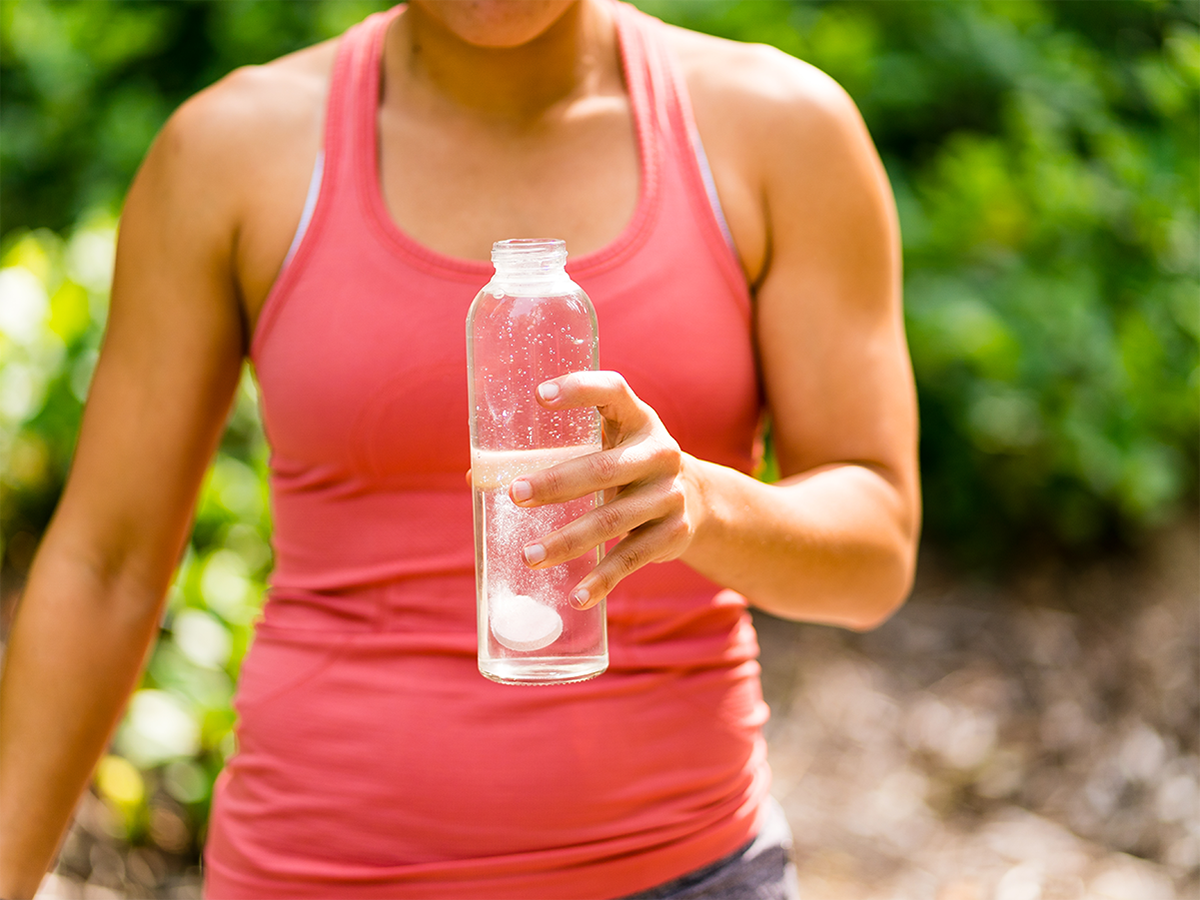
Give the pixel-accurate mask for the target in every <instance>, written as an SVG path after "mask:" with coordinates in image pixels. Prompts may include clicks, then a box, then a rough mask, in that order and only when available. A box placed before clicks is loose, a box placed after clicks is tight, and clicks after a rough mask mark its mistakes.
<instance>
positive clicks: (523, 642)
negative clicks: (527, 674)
mask: <svg viewBox="0 0 1200 900" xmlns="http://www.w3.org/2000/svg"><path fill="white" fill-rule="evenodd" d="M491 611H492V635H493V636H494V637H495V638H496V640H497V641H499V642H500V643H501V644H503V645H504V646H505V647H507V648H508V649H509V650H515V651H517V652H518V653H527V652H529V651H530V650H541V649H542V648H543V647H548V646H550V645H551V644H553V643H554V642H555V641H557V640H558V636H559V635H560V634H562V630H563V622H562V616H560V615H559V614H558V613H557V612H556V611H555V610H554V609H553V608H552V607H549V606H547V605H546V604H545V603H538V602H537V601H536V600H534V599H533V598H532V597H526V596H524V595H522V594H507V593H506V594H499V595H497V596H495V597H492V598H491Z"/></svg>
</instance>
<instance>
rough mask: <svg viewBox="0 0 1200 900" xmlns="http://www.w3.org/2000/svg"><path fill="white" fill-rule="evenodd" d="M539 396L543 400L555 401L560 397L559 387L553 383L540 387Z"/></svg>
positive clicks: (549, 382) (548, 382)
mask: <svg viewBox="0 0 1200 900" xmlns="http://www.w3.org/2000/svg"><path fill="white" fill-rule="evenodd" d="M538 396H539V397H541V398H542V399H543V400H553V399H554V398H555V397H557V396H558V385H557V384H555V383H554V382H553V381H547V382H546V383H545V384H540V385H538Z"/></svg>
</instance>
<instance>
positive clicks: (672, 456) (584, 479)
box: [508, 441, 680, 507]
mask: <svg viewBox="0 0 1200 900" xmlns="http://www.w3.org/2000/svg"><path fill="white" fill-rule="evenodd" d="M674 451H677V448H673V447H672V446H670V445H667V444H656V443H652V442H650V441H639V442H637V443H634V444H625V445H622V446H620V447H613V448H611V449H608V450H598V451H596V452H595V453H588V454H585V455H583V456H577V457H575V458H574V459H569V460H567V461H565V462H561V463H559V464H558V465H556V466H551V467H550V468H549V469H541V470H539V471H537V472H530V473H529V474H528V475H522V476H521V477H519V478H516V479H514V480H513V482H512V484H510V485H509V488H508V496H509V498H510V499H511V500H512V502H513V503H515V504H516V505H517V506H522V507H533V506H541V505H542V504H544V503H564V502H566V501H567V500H576V499H578V498H580V497H586V496H587V495H589V494H594V493H596V492H597V491H608V490H613V489H618V488H623V487H626V486H627V485H631V484H636V483H638V482H640V481H643V480H647V479H650V478H653V477H658V478H673V477H674V476H675V475H677V474H678V473H679V466H680V458H679V454H678V452H674Z"/></svg>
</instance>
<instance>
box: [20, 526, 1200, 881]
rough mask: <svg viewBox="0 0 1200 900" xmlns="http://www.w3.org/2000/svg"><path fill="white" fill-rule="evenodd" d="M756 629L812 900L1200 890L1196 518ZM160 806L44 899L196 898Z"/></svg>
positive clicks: (75, 846)
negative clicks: (887, 616)
mask: <svg viewBox="0 0 1200 900" xmlns="http://www.w3.org/2000/svg"><path fill="white" fill-rule="evenodd" d="M755 618H756V623H757V624H758V627H759V636H760V641H761V644H762V664H763V684H764V691H765V693H766V697H767V701H768V703H769V704H770V706H771V709H772V719H771V722H770V724H769V726H768V731H767V736H768V742H769V747H770V758H771V762H772V767H773V769H774V773H775V781H774V789H773V793H774V794H775V796H776V797H777V798H778V799H779V800H780V802H781V803H782V804H783V806H784V808H785V810H786V811H787V813H788V818H789V819H790V821H791V824H792V829H793V831H794V833H795V844H796V859H797V863H798V868H799V873H800V876H799V877H800V883H801V889H802V896H803V898H804V900H1081V898H1087V900H1160V898H1161V900H1176V898H1178V900H1185V898H1187V900H1190V898H1195V897H1200V530H1198V529H1197V527H1196V522H1195V517H1194V516H1191V517H1189V519H1188V521H1187V522H1186V523H1184V524H1177V525H1174V526H1172V527H1170V528H1166V529H1164V530H1163V531H1161V532H1160V533H1159V534H1157V535H1156V536H1155V537H1154V538H1153V539H1152V540H1149V541H1147V542H1146V544H1145V546H1144V547H1143V548H1142V550H1140V551H1139V552H1138V553H1136V554H1130V555H1128V556H1124V557H1120V558H1113V559H1109V560H1105V561H1100V562H1091V563H1088V564H1086V565H1081V566H1071V565H1068V564H1066V563H1064V562H1062V561H1061V560H1058V561H1055V560H1048V561H1044V562H1036V563H1034V562H1031V563H1029V564H1028V565H1027V566H1026V567H1025V568H1024V569H1022V570H1020V571H1018V572H1017V573H1016V574H1014V575H1013V576H1012V578H1011V579H1010V581H1009V583H1006V584H1003V585H1000V586H997V585H989V584H985V583H975V582H971V581H969V580H964V579H962V578H960V577H956V576H954V575H953V574H951V572H950V570H949V569H948V568H947V567H946V566H944V565H941V564H940V563H939V561H938V559H937V557H936V555H935V554H933V553H932V552H927V553H925V555H924V556H923V558H922V563H921V567H920V574H919V577H918V583H917V587H916V590H915V592H914V595H913V597H912V599H911V600H910V601H909V603H908V604H907V605H906V606H905V607H904V609H903V610H901V611H900V613H898V614H897V615H896V616H895V617H894V618H893V619H892V620H891V621H889V622H888V623H887V624H885V625H884V626H883V627H881V628H879V629H877V630H876V631H873V632H870V633H868V634H863V635H856V634H850V633H847V632H843V631H839V630H837V629H832V628H824V627H819V626H811V625H796V624H792V623H788V622H782V621H780V620H778V619H773V618H771V617H769V616H765V615H756V617H755ZM155 810H156V811H155V812H154V813H152V819H151V824H150V834H151V836H152V837H153V838H154V839H155V841H156V845H151V846H146V847H139V848H129V847H127V846H124V845H122V844H120V843H119V842H117V841H115V840H114V839H112V838H111V837H109V836H108V835H107V832H108V831H109V826H108V825H107V824H106V810H105V808H104V806H103V804H102V803H101V802H100V801H99V800H97V799H96V798H94V797H92V796H90V795H89V796H88V797H86V798H85V800H84V803H83V804H82V805H81V807H80V812H79V816H78V817H77V821H76V824H75V826H74V827H73V829H72V832H71V835H70V837H69V838H68V840H67V843H66V845H65V846H64V852H63V854H62V859H61V861H60V863H59V867H58V870H57V873H56V874H55V875H52V876H50V877H48V878H47V880H46V882H45V884H44V885H43V889H42V892H41V893H40V894H39V896H40V897H59V898H99V900H104V898H118V897H185V898H186V897H198V896H199V887H198V877H199V872H198V869H197V868H196V866H195V854H194V846H195V836H194V835H189V834H188V833H187V832H186V830H183V831H181V830H180V829H181V828H183V827H184V826H183V823H182V820H181V819H180V818H179V817H178V816H176V817H175V818H172V813H171V810H170V808H169V807H156V808H155ZM155 815H157V816H158V818H157V819H155V818H153V816H155Z"/></svg>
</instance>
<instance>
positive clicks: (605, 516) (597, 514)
mask: <svg viewBox="0 0 1200 900" xmlns="http://www.w3.org/2000/svg"><path fill="white" fill-rule="evenodd" d="M592 516H593V518H594V519H595V521H596V524H597V526H598V527H599V529H600V531H601V533H602V534H603V535H604V536H605V537H611V536H613V535H616V534H620V533H621V532H622V531H625V530H626V529H625V526H624V522H625V514H624V512H623V511H622V510H621V507H620V506H618V505H616V504H609V505H607V506H597V507H596V509H595V510H594V511H593V512H592Z"/></svg>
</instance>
